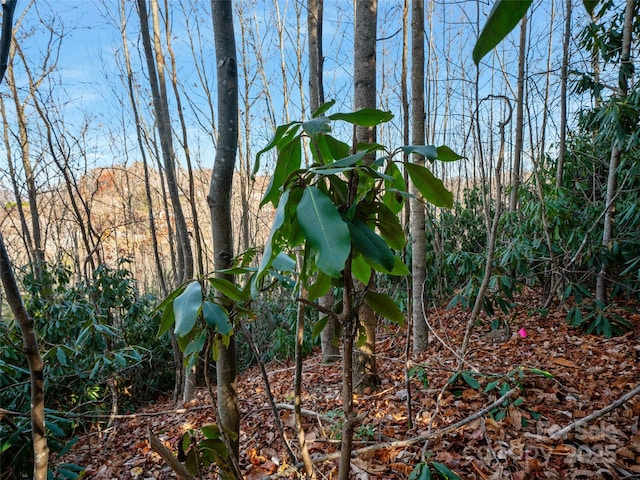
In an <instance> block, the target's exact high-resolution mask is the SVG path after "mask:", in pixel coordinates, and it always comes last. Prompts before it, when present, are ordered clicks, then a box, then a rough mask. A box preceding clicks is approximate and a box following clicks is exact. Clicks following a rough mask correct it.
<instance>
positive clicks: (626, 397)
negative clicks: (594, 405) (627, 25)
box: [549, 385, 640, 440]
mask: <svg viewBox="0 0 640 480" xmlns="http://www.w3.org/2000/svg"><path fill="white" fill-rule="evenodd" d="M638 393H640V385H637V386H636V388H634V389H633V390H631V391H630V392H627V393H625V394H624V395H623V396H621V397H620V398H619V399H618V400H616V401H615V402H613V403H610V404H609V405H607V406H606V407H604V408H602V409H600V410H598V411H596V412H593V413H592V414H591V415H587V416H586V417H584V418H581V419H580V420H578V421H576V422H573V423H572V424H570V425H567V426H566V427H564V428H562V429H560V430H558V431H557V432H555V433H553V434H552V435H551V436H550V437H549V438H551V439H552V440H555V439H558V438H560V437H562V436H564V435H566V434H567V433H570V432H572V431H573V430H575V429H576V428H578V427H581V426H582V425H584V424H586V423H589V422H590V421H592V420H595V419H596V418H600V417H602V416H603V415H606V414H607V413H609V412H610V411H612V410H615V409H616V408H618V407H619V406H620V405H622V404H624V403H626V402H628V401H629V400H631V399H632V398H633V397H635V396H636V395H637V394H638Z"/></svg>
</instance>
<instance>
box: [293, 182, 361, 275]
mask: <svg viewBox="0 0 640 480" xmlns="http://www.w3.org/2000/svg"><path fill="white" fill-rule="evenodd" d="M296 212H297V217H298V223H299V224H300V228H301V229H302V231H303V233H304V236H305V238H306V239H307V241H308V242H309V246H310V247H311V249H312V251H313V253H315V261H316V266H317V267H318V269H319V270H320V271H321V272H323V273H325V274H327V275H329V276H332V277H338V276H340V272H341V271H342V270H343V269H344V264H345V262H346V260H347V257H348V256H349V253H350V252H351V237H350V235H349V227H347V225H346V223H345V222H344V220H342V217H340V213H339V212H338V210H337V209H336V207H335V205H334V204H333V203H332V202H331V200H330V199H329V197H327V196H326V195H325V194H324V193H322V192H321V191H320V190H319V189H318V188H317V187H313V186H311V187H307V188H305V189H304V192H303V194H302V198H301V199H300V203H299V204H298V207H297V209H296Z"/></svg>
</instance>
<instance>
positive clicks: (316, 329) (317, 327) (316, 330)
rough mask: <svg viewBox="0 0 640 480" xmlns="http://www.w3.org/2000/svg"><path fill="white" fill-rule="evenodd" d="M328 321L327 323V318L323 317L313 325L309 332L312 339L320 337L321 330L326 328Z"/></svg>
mask: <svg viewBox="0 0 640 480" xmlns="http://www.w3.org/2000/svg"><path fill="white" fill-rule="evenodd" d="M328 321H329V317H328V316H326V315H325V316H324V317H322V318H320V319H319V320H318V321H317V322H316V323H314V324H313V330H312V331H311V336H312V337H313V338H318V337H320V334H321V333H322V330H324V327H326V326H327V322H328Z"/></svg>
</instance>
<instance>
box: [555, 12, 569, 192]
mask: <svg viewBox="0 0 640 480" xmlns="http://www.w3.org/2000/svg"><path fill="white" fill-rule="evenodd" d="M571 10H572V9H571V0H566V12H565V24H564V39H563V41H562V68H561V72H560V141H559V144H558V163H557V164H556V187H558V188H560V187H561V186H562V179H563V177H564V158H565V155H566V148H567V82H568V72H569V42H570V41H571Z"/></svg>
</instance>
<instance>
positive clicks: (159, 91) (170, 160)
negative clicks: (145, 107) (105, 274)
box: [137, 0, 193, 283]
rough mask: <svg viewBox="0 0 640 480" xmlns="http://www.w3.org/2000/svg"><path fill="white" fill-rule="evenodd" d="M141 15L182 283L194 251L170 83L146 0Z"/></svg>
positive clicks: (189, 270) (189, 274)
mask: <svg viewBox="0 0 640 480" xmlns="http://www.w3.org/2000/svg"><path fill="white" fill-rule="evenodd" d="M151 5H152V8H156V9H157V0H151ZM137 6H138V16H139V17H140V33H141V36H142V45H143V47H144V56H145V60H146V63H147V71H148V72H147V73H148V74H149V84H150V87H151V96H152V100H153V107H154V110H155V115H156V127H157V130H158V137H159V139H160V150H161V153H162V159H163V164H164V170H165V175H166V179H167V189H168V192H169V199H170V200H171V207H172V209H173V216H174V219H175V228H176V233H177V238H178V244H177V250H178V257H177V259H178V264H177V268H178V273H177V278H178V282H179V283H181V282H184V281H185V280H188V279H190V278H191V277H193V253H192V250H191V241H190V238H189V232H188V229H187V222H186V220H185V217H184V213H183V210H182V205H181V203H180V190H179V187H178V180H177V178H176V167H175V153H174V150H173V140H172V131H171V117H170V115H169V106H168V101H167V92H166V84H165V80H164V58H163V56H162V54H161V52H159V51H158V50H159V41H160V40H159V25H158V26H154V28H153V30H154V45H155V61H154V46H153V45H152V43H151V36H150V34H149V17H148V14H147V6H146V2H145V0H137Z"/></svg>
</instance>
